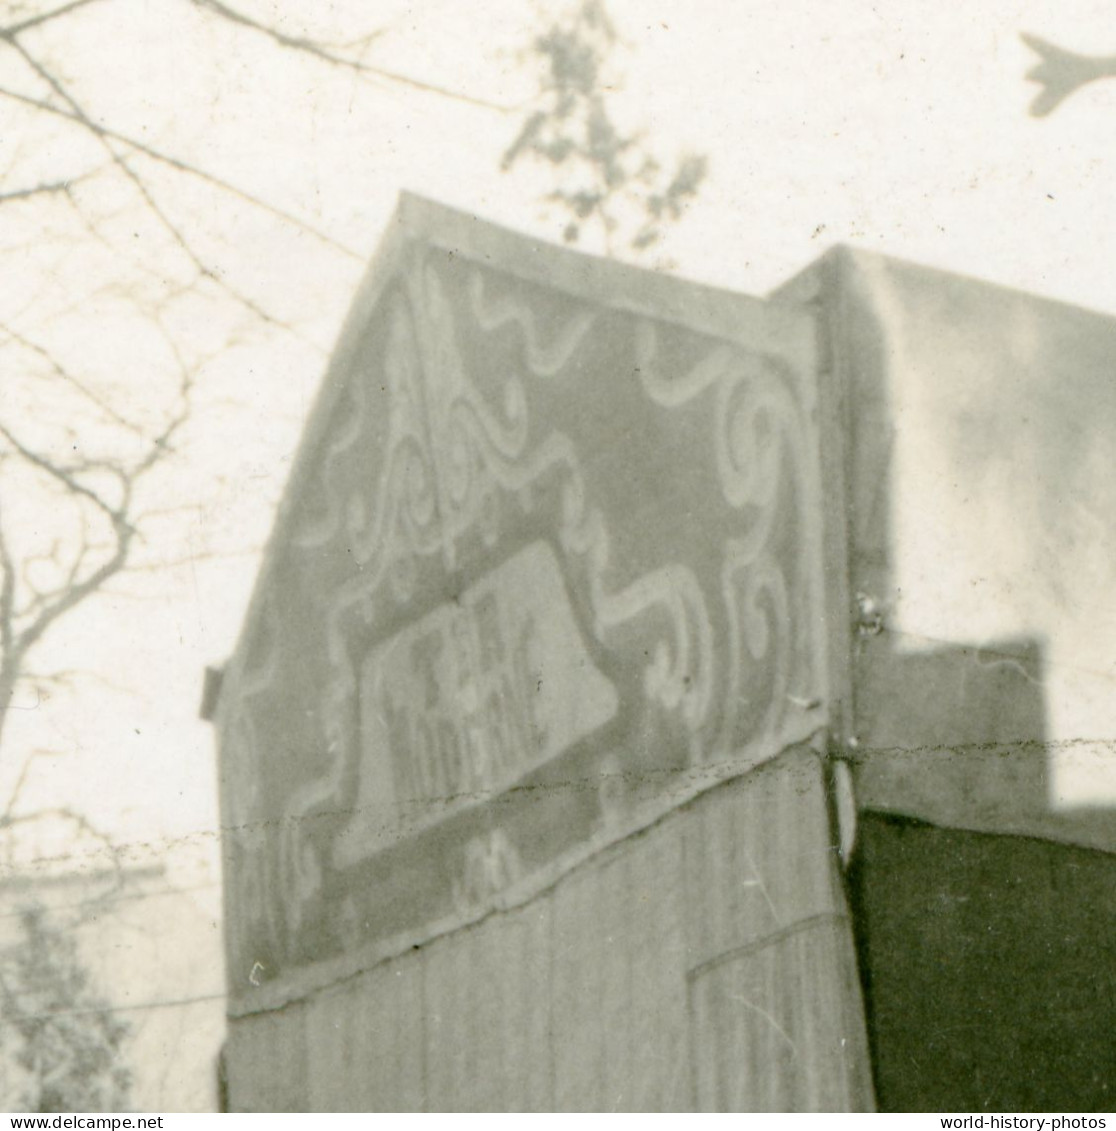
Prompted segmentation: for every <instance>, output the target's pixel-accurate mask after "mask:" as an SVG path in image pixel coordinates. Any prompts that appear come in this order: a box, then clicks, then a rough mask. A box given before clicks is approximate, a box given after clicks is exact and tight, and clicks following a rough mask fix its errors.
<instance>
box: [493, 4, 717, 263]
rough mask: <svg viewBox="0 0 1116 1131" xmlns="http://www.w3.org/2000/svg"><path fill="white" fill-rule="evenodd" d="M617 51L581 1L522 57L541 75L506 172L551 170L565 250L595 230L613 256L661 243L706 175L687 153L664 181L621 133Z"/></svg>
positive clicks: (605, 22)
mask: <svg viewBox="0 0 1116 1131" xmlns="http://www.w3.org/2000/svg"><path fill="white" fill-rule="evenodd" d="M617 43H618V37H617V34H616V29H615V27H614V26H613V24H612V21H611V20H610V19H609V16H608V13H607V11H606V9H605V6H604V4H603V3H601V0H584V2H583V3H581V4H579V5H578V6H577V7H576V8H574V9H572V11H571V12H570V13H569V14H568V15H567V16H566V17H565V18H564V19H561V20H558V21H557V22H555V23H554V24H552V25H551V26H550V27H549V28H547V29H546V30H545V31H543V32H542V33H541V34H539V35H536V36H534V37H532V40H531V43H530V45H529V47H528V49H527V51H526V52H525V56H526V57H527V58H528V59H530V60H532V61H533V62H534V64H535V66H536V68H537V70H538V76H539V90H538V95H537V97H536V99H535V103H534V105H533V106H532V107H531V108H530V110H529V112H528V113H527V116H526V119H525V121H524V122H523V125H522V128H521V129H520V130H519V133H518V135H517V136H516V137H515V139H514V141H513V142H512V143H511V145H510V146H509V147H508V149H507V150H506V151H505V153H504V159H503V165H504V168H505V169H510V168H512V167H513V166H514V165H515V164H516V163H517V162H519V161H521V160H523V159H531V160H533V161H535V162H539V163H542V164H543V165H544V166H547V167H549V168H550V169H551V170H552V172H553V176H554V179H555V180H556V182H557V183H556V185H555V187H554V188H553V189H550V190H549V191H548V192H547V194H546V199H547V200H548V201H549V202H551V203H552V204H554V205H556V206H557V207H558V209H559V210H560V212H561V213H563V214H564V216H565V218H566V223H565V227H564V231H563V235H564V237H565V239H566V240H567V242H569V243H576V242H578V241H579V240H580V239H581V238H582V236H583V235H584V233H585V230H586V228H588V227H595V228H596V229H597V230H598V231H599V233H600V234H601V236H602V237H603V242H604V247H605V250H606V251H607V252H608V253H609V254H612V253H613V252H615V251H616V250H617V249H618V247H619V246H624V245H626V246H627V248H628V249H629V250H631V251H634V252H640V251H643V250H645V249H647V248H649V247H651V246H653V245H654V244H656V243H658V242H659V241H660V240H661V239H662V237H663V234H664V230H665V228H666V227H667V225H668V224H670V223H672V222H674V221H677V220H679V219H680V218H681V216H682V213H683V210H684V209H685V207H686V205H687V204H688V203H689V202H690V201H691V200H692V199H693V198H694V197H695V196H696V195H697V193H698V190H699V189H700V187H701V183H702V181H703V180H704V179H705V175H706V172H707V168H708V161H707V159H706V158H705V157H704V156H700V155H698V154H692V153H690V154H683V155H682V156H681V157H679V158H678V159H677V160H676V161H675V162H674V165H673V168H672V169H671V170H670V171H668V170H666V169H664V167H663V163H662V161H661V159H660V158H659V157H658V156H657V155H656V154H655V152H654V151H653V149H652V147H651V145H650V143H649V142H648V140H647V138H646V137H645V136H644V135H643V134H641V133H639V132H631V131H625V130H624V129H622V128H621V127H620V126H619V125H618V124H617V122H616V120H615V117H614V115H613V113H612V111H611V109H610V106H609V97H608V93H609V91H611V90H615V89H616V87H617V85H618V79H617V78H616V76H615V75H614V74H612V73H611V72H612V70H613V69H614V68H613V66H612V64H611V59H612V56H613V54H614V51H615V48H616V46H617ZM627 217H631V219H627V220H626V218H627ZM625 229H627V231H626V234H625Z"/></svg>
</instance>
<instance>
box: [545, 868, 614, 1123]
mask: <svg viewBox="0 0 1116 1131" xmlns="http://www.w3.org/2000/svg"><path fill="white" fill-rule="evenodd" d="M600 914H601V901H600V885H599V880H598V874H597V868H596V867H591V868H588V869H586V870H585V871H583V872H581V873H579V874H576V875H574V876H571V877H570V878H569V880H568V881H566V882H563V883H561V884H559V886H558V887H557V889H556V890H555V892H554V894H553V899H552V915H553V920H552V922H553V932H554V944H553V950H552V953H551V962H552V966H551V1017H552V1019H553V1041H554V1045H553V1048H554V1101H555V1107H556V1108H557V1110H558V1111H600V1110H601V1109H602V1108H601V1104H602V1095H603V1089H604V1073H603V1064H602V1061H603V1053H604V1038H605V1034H604V1031H603V1027H602V1025H601V1012H600V1009H601V997H602V976H603V964H602V962H601V955H600V937H599V927H600Z"/></svg>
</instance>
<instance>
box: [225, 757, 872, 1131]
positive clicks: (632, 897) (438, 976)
mask: <svg viewBox="0 0 1116 1131" xmlns="http://www.w3.org/2000/svg"><path fill="white" fill-rule="evenodd" d="M830 839H831V838H830V835H829V830H828V823H827V815H826V803H825V796H824V792H823V788H822V774H821V766H820V763H819V762H818V759H817V757H816V755H815V754H814V753H813V752H812V751H809V750H806V749H797V750H792V751H789V752H787V753H786V754H784V755H783V756H781V757H780V758H779V759H778V760H777V761H776V762H775V763H773V764H771V765H770V766H768V767H765V768H763V769H762V770H759V771H755V772H753V773H751V774H749V775H747V776H745V777H743V778H740V779H737V780H735V781H733V782H729V783H726V784H725V785H723V786H721V787H719V788H717V789H714V790H711V791H710V792H709V793H707V794H705V795H703V796H702V797H700V798H698V799H697V800H696V801H694V802H691V803H690V804H688V805H686V806H683V807H682V808H681V809H679V810H677V811H676V812H674V813H673V814H671V815H670V816H668V817H667V818H665V819H664V820H663V821H661V822H659V823H658V824H657V825H655V826H653V827H652V828H650V829H648V830H646V831H645V832H643V833H640V834H638V835H636V836H633V837H630V838H629V839H628V840H626V841H624V842H622V843H621V844H619V845H616V846H614V847H612V848H610V849H608V850H607V851H605V852H602V853H601V854H600V855H599V856H597V857H595V858H593V859H592V860H591V861H589V862H588V863H587V864H586V865H584V866H583V867H581V868H580V869H578V870H577V871H575V872H573V873H572V874H570V875H567V876H566V877H564V878H563V879H562V880H561V881H560V882H558V883H557V884H556V885H555V886H554V887H553V888H551V889H549V890H548V891H546V892H544V893H543V894H542V895H541V896H539V897H538V898H537V899H536V900H534V901H533V902H532V903H530V904H528V905H527V906H526V907H523V908H519V909H517V910H514V911H510V912H507V913H501V914H493V915H491V916H489V917H488V918H487V919H485V920H483V921H482V922H480V923H479V924H477V925H475V926H472V927H468V928H465V929H462V930H459V931H455V932H453V933H451V934H448V935H446V936H443V937H442V938H440V939H438V940H436V941H435V942H433V943H431V944H429V945H427V946H424V947H421V948H418V949H416V950H413V951H410V952H408V953H407V954H405V955H403V956H401V957H399V958H397V959H394V960H392V961H391V962H387V963H383V964H381V965H380V966H378V967H376V968H374V969H373V970H371V971H369V972H367V973H365V974H362V975H360V976H358V977H356V978H352V979H348V980H347V981H345V982H344V983H341V984H340V985H338V986H337V987H335V988H333V989H331V990H329V991H325V992H319V993H317V994H315V995H312V996H311V997H310V998H309V999H308V1001H307V1004H306V1005H305V1006H304V1007H301V1008H299V1009H295V1010H291V1009H285V1010H280V1011H278V1012H275V1013H271V1014H261V1015H259V1016H257V1017H253V1018H248V1019H243V1020H236V1021H234V1022H233V1023H232V1034H233V1036H232V1041H231V1044H232V1046H233V1047H234V1048H235V1049H236V1050H237V1055H236V1057H235V1058H233V1059H232V1060H231V1061H230V1068H231V1073H232V1086H233V1090H234V1094H235V1093H236V1089H237V1088H242V1091H241V1092H240V1094H239V1095H235V1099H236V1102H237V1103H238V1104H240V1106H241V1107H242V1109H248V1108H252V1107H258V1108H259V1109H265V1108H267V1107H268V1106H269V1105H270V1106H273V1107H276V1108H277V1109H283V1107H284V1105H287V1104H289V1105H290V1106H289V1107H287V1108H286V1110H297V1109H298V1108H297V1105H298V1104H300V1103H301V1104H303V1105H304V1106H305V1105H306V1104H312V1105H313V1106H314V1107H315V1108H317V1109H319V1110H345V1109H349V1110H366V1111H418V1110H428V1111H529V1110H550V1111H613V1110H618V1111H677V1110H694V1109H695V1108H697V1109H707V1110H735V1111H745V1110H759V1111H765V1110H766V1111H778V1110H823V1111H824V1110H833V1111H836V1110H845V1109H849V1108H852V1109H854V1110H855V1109H863V1108H870V1107H871V1086H870V1083H869V1073H868V1068H867V1053H866V1046H865V1041H864V1034H863V1018H862V1011H861V1006H860V996H859V985H858V982H857V978H856V967H855V957H854V954H853V949H852V943H851V937H850V933H849V929H848V921H847V918H846V912H845V907H844V901H843V894H842V892H841V889H840V886H839V884H838V882H837V879H836V868H835V860H834V853H833V850H832V848H831V845H830ZM279 1050H285V1051H282V1052H280V1051H279ZM269 1058H270V1059H269ZM249 1089H250V1090H249ZM272 1089H274V1090H272Z"/></svg>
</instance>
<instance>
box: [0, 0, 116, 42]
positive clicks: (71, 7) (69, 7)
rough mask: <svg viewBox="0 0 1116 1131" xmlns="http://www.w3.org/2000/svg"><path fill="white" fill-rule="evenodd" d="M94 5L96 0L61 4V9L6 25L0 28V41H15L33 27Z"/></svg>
mask: <svg viewBox="0 0 1116 1131" xmlns="http://www.w3.org/2000/svg"><path fill="white" fill-rule="evenodd" d="M95 3H97V0H71V2H70V3H69V4H63V5H62V6H61V7H58V8H54V9H52V10H51V11H49V12H42V13H40V14H39V15H37V16H30V17H29V18H28V19H26V20H21V21H19V22H18V23H14V24H8V26H7V27H3V28H0V39H8V40H11V39H15V37H16V36H17V35H20V34H21V33H23V32H25V31H30V30H31V28H33V27H41V26H42V25H43V24H46V23H50V21H51V20H57V19H59V18H60V17H62V16H68V15H69V14H70V13H71V12H73V11H75V10H76V9H78V8H84V7H86V6H87V5H89V4H95Z"/></svg>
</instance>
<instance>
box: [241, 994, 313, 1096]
mask: <svg viewBox="0 0 1116 1131" xmlns="http://www.w3.org/2000/svg"><path fill="white" fill-rule="evenodd" d="M304 1013H305V1007H304V1006H303V1005H301V1004H296V1005H289V1006H287V1007H286V1008H285V1009H280V1010H276V1011H274V1012H271V1013H258V1014H255V1015H254V1016H252V1017H243V1018H240V1019H238V1020H235V1021H232V1022H230V1026H229V1042H228V1048H227V1053H226V1058H227V1061H226V1062H227V1065H228V1074H229V1105H230V1107H231V1108H232V1110H233V1111H245V1112H247V1111H305V1110H306V1109H307V1104H308V1099H309V1096H308V1089H307V1070H306V1043H305V1032H304V1029H303V1024H304Z"/></svg>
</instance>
